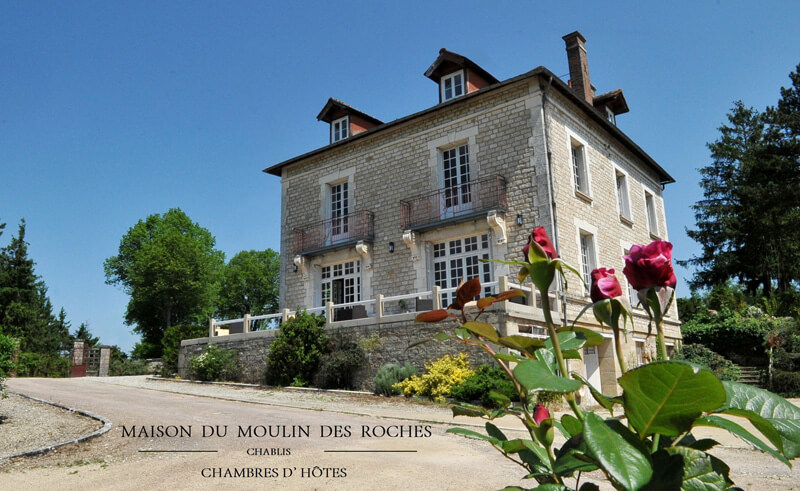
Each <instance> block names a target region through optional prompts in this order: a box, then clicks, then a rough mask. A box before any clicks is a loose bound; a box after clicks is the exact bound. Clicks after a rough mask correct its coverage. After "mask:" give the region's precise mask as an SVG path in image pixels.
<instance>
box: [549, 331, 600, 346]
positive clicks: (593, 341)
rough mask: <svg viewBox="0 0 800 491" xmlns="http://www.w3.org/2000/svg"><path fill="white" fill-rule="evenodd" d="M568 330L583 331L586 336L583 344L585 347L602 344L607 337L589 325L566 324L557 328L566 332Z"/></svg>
mask: <svg viewBox="0 0 800 491" xmlns="http://www.w3.org/2000/svg"><path fill="white" fill-rule="evenodd" d="M566 331H573V332H579V333H582V334H583V337H584V338H586V342H585V343H584V344H583V346H584V347H588V346H600V345H601V344H603V343H604V342H605V340H606V338H604V337H603V335H602V334H600V333H599V332H595V331H592V330H591V329H589V328H587V327H579V326H572V327H570V326H565V327H560V328H558V329H557V332H566Z"/></svg>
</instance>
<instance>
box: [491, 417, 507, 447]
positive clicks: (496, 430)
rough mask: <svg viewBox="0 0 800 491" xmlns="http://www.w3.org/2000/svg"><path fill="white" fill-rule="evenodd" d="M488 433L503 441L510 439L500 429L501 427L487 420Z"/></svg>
mask: <svg viewBox="0 0 800 491" xmlns="http://www.w3.org/2000/svg"><path fill="white" fill-rule="evenodd" d="M486 434H488V435H489V436H490V437H492V438H497V439H498V440H500V441H501V442H504V441H506V440H508V437H506V435H505V434H504V433H503V432H502V431H500V428H498V427H497V426H495V425H494V424H493V423H490V422H489V421H487V422H486Z"/></svg>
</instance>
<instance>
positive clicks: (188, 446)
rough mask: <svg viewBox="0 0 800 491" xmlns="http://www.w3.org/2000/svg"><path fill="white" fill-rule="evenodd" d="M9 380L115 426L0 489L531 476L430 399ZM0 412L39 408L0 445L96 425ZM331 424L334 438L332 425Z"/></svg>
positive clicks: (460, 485)
mask: <svg viewBox="0 0 800 491" xmlns="http://www.w3.org/2000/svg"><path fill="white" fill-rule="evenodd" d="M8 382H9V386H10V388H11V390H15V391H18V392H21V393H26V394H30V395H33V396H36V397H40V398H42V399H46V400H51V401H56V402H60V403H63V404H66V405H68V406H71V407H76V408H81V409H86V410H89V411H91V412H93V413H96V414H99V415H102V416H105V417H107V418H108V419H110V420H111V421H112V422H113V423H114V427H113V428H112V430H111V431H110V432H108V433H107V434H105V435H103V436H101V437H98V438H95V439H92V440H89V441H87V442H84V443H81V444H78V445H70V446H67V447H62V448H60V449H58V450H57V451H54V452H50V453H47V454H44V455H41V456H37V457H28V458H18V459H12V460H11V461H5V462H3V461H0V489H55V488H58V489H89V488H98V489H136V490H141V489H150V488H167V487H171V488H174V489H192V488H195V489H196V488H200V489H205V488H209V487H214V488H222V489H229V488H230V489H250V488H253V489H256V488H257V489H263V488H264V487H267V488H276V489H435V490H440V489H454V490H459V491H461V490H470V489H499V488H502V487H504V486H505V485H522V486H526V487H530V486H532V485H533V484H534V483H532V482H529V481H520V480H518V478H519V477H520V476H521V472H520V468H519V467H517V466H516V465H515V464H513V463H511V462H509V461H507V460H505V459H503V458H502V456H500V455H499V454H497V453H496V452H495V451H494V450H493V449H492V448H491V447H490V446H488V445H485V444H483V443H482V442H477V441H473V440H466V439H463V438H460V437H456V436H453V435H450V434H446V433H445V430H446V429H447V428H448V427H451V426H452V425H453V424H456V425H459V426H464V425H466V424H476V423H478V420H475V419H470V418H463V417H460V418H456V419H455V420H454V418H453V417H452V413H451V412H450V410H449V409H448V408H447V407H443V406H439V405H436V404H419V403H416V402H410V401H405V400H403V399H399V398H392V399H386V398H379V397H374V396H371V395H359V394H337V393H331V392H317V391H297V390H271V389H260V388H259V389H254V388H242V387H240V388H236V387H227V386H219V385H210V384H192V383H177V382H173V381H154V380H148V379H147V378H146V377H108V378H83V379H10V380H9V381H8ZM33 406H38V407H33ZM6 411H10V414H11V416H12V420H13V419H14V418H18V417H19V416H20V411H22V412H23V413H22V414H24V415H28V414H30V415H31V418H33V417H36V418H39V419H37V420H36V422H37V424H36V425H35V426H37V427H38V430H36V431H35V432H31V433H30V439H28V438H25V437H23V438H22V439H21V440H20V438H19V436H17V437H16V439H15V440H14V441H15V442H16V443H10V440H11V439H10V438H9V441H6V436H7V434H6V433H4V432H5V429H4V428H3V427H4V426H6V425H0V441H1V442H2V443H0V445H5V446H7V447H11V448H16V449H18V448H19V446H20V445H22V446H25V445H29V444H31V445H32V444H33V442H34V441H39V442H40V441H44V440H46V439H47V438H55V439H60V438H61V437H63V436H65V435H68V434H69V435H73V434H74V433H75V432H77V433H80V432H83V431H84V430H88V431H92V430H94V429H95V428H96V427H97V426H98V425H99V423H96V422H93V420H87V418H83V417H78V416H76V415H74V414H68V413H65V412H64V411H61V410H53V408H48V407H46V406H41V405H39V404H31V403H30V402H29V401H23V400H19V398H15V397H11V398H9V399H6V400H5V401H0V414H2V413H5V412H6ZM34 414H38V416H33V415H34ZM10 421H11V420H9V422H10ZM151 425H152V426H153V427H154V428H150V426H151ZM158 425H162V426H164V427H168V426H174V427H176V428H180V427H184V428H185V427H191V429H192V434H191V436H183V437H181V436H176V437H167V436H158V435H155V434H154V433H155V432H157V431H158V430H157V428H155V427H157V426H158ZM204 425H206V426H207V427H214V428H216V427H217V426H219V427H222V426H224V425H228V431H229V433H228V434H226V436H225V437H205V438H204V437H202V436H201V435H200V434H199V433H200V432H201V429H202V428H203V426H204ZM239 426H243V427H245V428H247V427H250V428H251V429H252V428H257V427H263V428H268V427H271V428H272V427H274V428H289V429H291V428H297V427H308V429H309V435H308V436H307V437H306V436H304V435H303V434H295V435H294V436H292V435H287V434H284V435H275V436H274V437H270V436H269V435H266V436H256V435H255V433H250V434H249V435H248V434H247V433H245V434H242V435H238V436H237V435H235V433H236V430H237V428H238V427H239ZM499 426H501V427H505V428H508V432H510V433H512V434H513V433H514V428H519V426H518V425H517V424H516V422H515V421H513V420H505V421H502V422H500V424H499ZM123 427H124V428H126V429H127V430H128V431H129V435H128V436H124V434H123ZM323 427H325V428H328V429H329V431H330V432H331V434H329V435H323V434H322V433H323V432H324V431H328V430H323ZM337 427H338V428H339V430H340V434H339V436H338V437H336V436H335V435H334V434H333V432H334V431H335V429H336V428H337ZM364 427H366V428H368V431H371V432H372V433H375V432H381V431H383V430H381V428H383V429H386V428H403V427H405V428H408V429H409V431H412V432H413V429H414V428H417V427H422V428H423V430H422V434H418V435H416V436H409V435H408V434H406V435H405V436H399V437H390V436H387V435H385V434H384V435H382V436H380V437H377V436H376V435H375V434H368V435H367V436H364V435H363V433H362V430H363V428H364ZM11 428H12V427H8V429H9V433H8V435H11V433H12V432H13V431H15V430H12V429H11ZM131 428H134V429H138V430H139V431H141V428H145V430H144V431H145V434H144V435H142V434H140V435H139V436H138V437H132V436H130V429H131ZM345 428H349V434H345V433H344V429H345ZM425 428H429V429H428V430H425ZM151 430H152V431H151ZM284 431H285V430H284ZM426 431H429V432H430V434H429V435H427V434H425V432H426ZM711 436H714V437H717V438H718V439H719V440H720V441H721V442H722V444H723V445H724V446H725V447H724V448H720V449H718V450H717V451H716V455H717V456H718V457H721V458H722V459H724V460H725V461H727V462H728V463H729V464H730V465H731V467H732V469H733V473H734V480H735V481H736V482H737V484H738V485H740V486H742V487H743V488H744V489H755V490H770V491H773V490H778V489H781V490H783V489H800V472H798V470H797V469H791V470H790V469H788V468H787V467H786V466H784V465H783V464H780V463H779V462H777V461H775V460H773V459H771V458H770V457H767V456H764V455H763V454H761V453H759V452H756V451H753V450H749V449H747V448H746V446H745V445H744V444H743V443H741V442H740V441H738V440H735V439H733V438H729V437H727V435H711ZM34 438H36V439H37V440H34ZM20 441H22V442H24V443H20ZM0 448H4V447H0ZM143 450H144V451H143ZM151 450H158V452H150V451H151ZM208 451H213V452H208ZM0 454H4V452H3V451H0ZM237 469H242V470H241V471H240V472H241V476H245V473H246V472H251V473H255V472H257V470H258V472H260V473H261V476H260V477H250V478H248V477H246V476H245V477H233V476H230V477H225V472H226V471H227V472H228V473H229V474H235V473H236V472H237ZM246 469H251V471H246ZM287 469H288V470H287ZM214 473H216V474H220V475H219V476H217V475H216V474H214ZM287 473H288V474H290V475H285V474H287ZM267 474H269V475H270V477H266V475H267ZM273 474H274V475H273ZM301 474H307V475H305V476H304V475H301ZM582 481H585V478H584V479H583V480H582ZM602 489H611V488H607V487H603V488H602Z"/></svg>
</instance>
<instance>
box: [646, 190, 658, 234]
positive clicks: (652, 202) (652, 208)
mask: <svg viewBox="0 0 800 491" xmlns="http://www.w3.org/2000/svg"><path fill="white" fill-rule="evenodd" d="M643 187H644V214H645V216H646V217H647V231H648V232H649V233H650V235H652V236H654V237H660V236H661V235H660V233H659V229H658V209H657V208H658V207H657V206H656V193H655V192H654V191H652V190H650V189H649V188H647V187H646V186H643ZM648 198H649V199H648Z"/></svg>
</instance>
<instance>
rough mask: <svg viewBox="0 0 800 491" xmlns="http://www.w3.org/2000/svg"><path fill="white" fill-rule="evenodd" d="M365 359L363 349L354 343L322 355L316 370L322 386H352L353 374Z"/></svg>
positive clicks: (347, 387)
mask: <svg viewBox="0 0 800 491" xmlns="http://www.w3.org/2000/svg"><path fill="white" fill-rule="evenodd" d="M366 361H367V357H366V356H364V350H363V349H361V348H360V347H358V346H357V345H355V344H348V345H346V346H343V347H341V348H339V349H335V350H333V351H331V352H330V353H326V354H324V355H322V357H321V359H320V365H319V372H318V373H319V376H320V382H321V384H322V388H324V389H351V388H353V376H354V375H355V373H356V372H357V371H358V369H359V368H361V367H362V366H364V363H365V362H366Z"/></svg>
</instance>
